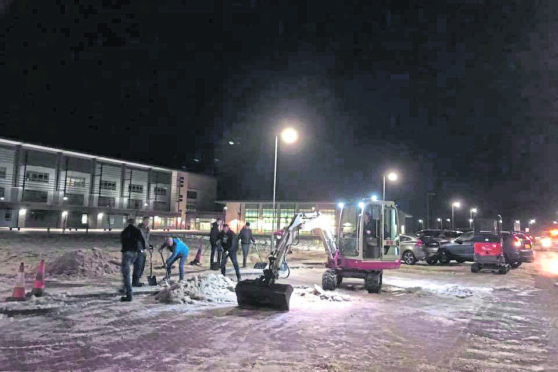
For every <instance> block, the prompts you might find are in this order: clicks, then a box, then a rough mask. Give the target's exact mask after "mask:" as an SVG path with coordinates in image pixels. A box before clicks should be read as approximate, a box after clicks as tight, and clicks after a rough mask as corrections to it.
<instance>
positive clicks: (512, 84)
mask: <svg viewBox="0 0 558 372" xmlns="http://www.w3.org/2000/svg"><path fill="white" fill-rule="evenodd" d="M56 3H58V4H56ZM225 3H226V4H225ZM3 4H4V8H3V15H2V16H1V18H0V21H1V25H2V30H3V32H2V34H3V35H4V38H3V39H2V41H3V42H5V44H4V45H5V52H4V53H3V54H2V57H1V60H0V61H1V62H2V65H1V70H0V81H1V82H2V83H1V84H0V87H1V88H0V89H1V92H2V95H1V99H2V106H1V107H2V111H1V116H0V119H1V121H0V133H2V134H1V135H2V136H4V137H9V138H14V139H20V140H25V141H31V142H38V143H41V144H45V145H53V146H59V147H63V148H68V149H74V150H79V151H86V152H90V153H96V154H103V155H108V156H118V157H122V158H125V159H130V160H136V161H144V162H148V163H153V164H158V165H162V166H167V167H175V168H183V167H185V169H187V170H191V171H199V172H206V173H211V174H215V175H216V176H218V178H219V180H220V181H221V182H220V184H219V197H220V198H222V199H238V198H248V199H270V198H271V193H272V181H273V143H274V136H275V134H276V133H278V131H280V129H281V128H282V127H283V126H285V125H286V123H290V125H293V126H295V127H297V128H298V129H299V131H300V134H301V138H300V141H299V142H297V143H296V144H295V145H292V146H284V145H281V146H280V151H279V176H278V199H290V200H297V199H298V200H304V199H313V200H334V199H335V200H336V199H342V198H353V197H357V196H367V195H370V194H371V193H373V192H376V193H378V194H379V193H380V192H381V183H382V182H381V175H382V173H383V172H385V171H386V170H387V169H392V168H393V169H397V170H398V171H399V172H400V173H401V175H402V178H401V180H400V182H398V183H397V184H390V185H388V198H391V199H396V200H397V201H398V202H400V204H401V206H402V207H403V208H404V209H406V210H408V211H409V212H410V213H412V214H413V215H415V217H416V218H417V219H418V218H423V219H424V218H425V216H426V214H425V203H426V193H427V192H435V193H436V194H437V195H436V197H434V198H433V209H434V212H433V215H432V217H433V218H435V217H437V216H440V217H449V214H450V207H449V205H450V201H451V200H453V199H456V198H458V199H460V200H461V201H462V202H463V203H464V204H465V207H464V208H465V209H466V210H468V209H469V208H471V207H473V206H474V207H478V208H479V209H480V210H481V211H482V212H484V214H485V216H488V215H490V214H494V213H496V212H499V213H502V214H503V215H504V216H505V218H507V219H508V220H510V219H512V218H522V219H526V218H531V217H537V218H539V219H540V218H543V217H548V218H552V217H554V216H555V215H556V211H558V207H556V206H555V205H556V203H557V202H558V197H556V196H555V193H554V185H556V184H558V176H556V175H557V174H558V172H557V171H558V165H557V162H556V160H555V159H556V157H557V156H556V155H557V154H558V149H557V147H556V146H557V137H558V125H557V124H556V119H555V112H554V111H555V110H554V109H553V106H554V105H555V101H556V97H557V94H556V93H558V92H556V87H557V86H558V85H557V83H558V66H557V62H556V61H557V60H558V59H557V58H556V57H557V55H556V54H557V53H556V47H555V44H556V43H553V42H552V40H553V36H554V35H556V32H555V31H554V29H555V28H556V26H555V24H556V21H557V20H558V17H557V12H556V10H557V9H558V5H554V4H555V3H553V2H551V1H550V0H549V1H514V0H506V1H488V0H486V1H484V0H447V1H426V0H423V1H388V0H384V1H302V0H297V1H262V0H248V1H243V0H236V1H230V2H229V1H226V2H220V1H210V0H195V1H190V0H182V1H180V0H176V1H148V0H143V1H108V0H97V1H78V0H76V1H71V2H70V1H68V2H64V1H59V2H46V1H39V2H37V1H34V2H32V1H23V0H18V1H13V2H3ZM554 40H555V39H554ZM230 140H232V141H234V142H235V145H233V146H230V145H228V141H230ZM457 218H459V219H460V220H461V221H459V220H458V224H460V225H465V224H466V218H468V215H467V213H465V212H460V214H458V216H457ZM459 222H461V223H459Z"/></svg>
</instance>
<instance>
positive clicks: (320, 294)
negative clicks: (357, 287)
mask: <svg viewBox="0 0 558 372" xmlns="http://www.w3.org/2000/svg"><path fill="white" fill-rule="evenodd" d="M294 293H295V294H297V295H298V296H301V297H305V298H308V299H313V298H319V299H320V300H324V301H332V302H343V301H350V300H351V299H350V298H349V297H348V296H345V295H341V294H338V293H335V292H334V291H324V290H323V288H322V287H320V286H319V285H316V284H314V286H313V287H306V286H300V287H296V288H295V290H294Z"/></svg>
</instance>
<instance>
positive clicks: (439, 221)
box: [436, 217, 443, 230]
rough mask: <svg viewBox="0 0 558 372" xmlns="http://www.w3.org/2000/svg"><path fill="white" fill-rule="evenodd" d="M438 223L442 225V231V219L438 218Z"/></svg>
mask: <svg viewBox="0 0 558 372" xmlns="http://www.w3.org/2000/svg"><path fill="white" fill-rule="evenodd" d="M436 221H438V223H439V224H440V230H442V227H443V226H442V219H441V218H440V217H438V218H436Z"/></svg>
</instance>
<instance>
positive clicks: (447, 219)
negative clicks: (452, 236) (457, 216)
mask: <svg viewBox="0 0 558 372" xmlns="http://www.w3.org/2000/svg"><path fill="white" fill-rule="evenodd" d="M446 222H447V223H448V227H450V226H451V220H450V219H449V218H446Z"/></svg>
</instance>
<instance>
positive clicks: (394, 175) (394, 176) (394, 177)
mask: <svg viewBox="0 0 558 372" xmlns="http://www.w3.org/2000/svg"><path fill="white" fill-rule="evenodd" d="M386 177H387V179H388V180H389V181H391V182H395V181H397V173H395V172H389V173H388V174H387V175H385V174H384V187H383V189H382V190H383V191H382V200H384V201H385V200H386Z"/></svg>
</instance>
